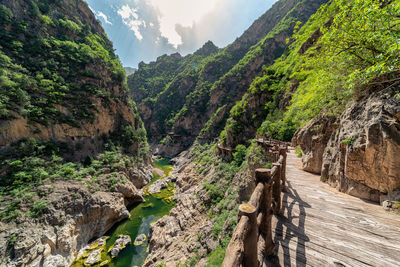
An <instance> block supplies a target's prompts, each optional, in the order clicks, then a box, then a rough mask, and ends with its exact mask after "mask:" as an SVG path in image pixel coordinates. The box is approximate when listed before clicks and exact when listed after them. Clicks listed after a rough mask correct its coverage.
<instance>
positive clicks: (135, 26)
mask: <svg viewBox="0 0 400 267" xmlns="http://www.w3.org/2000/svg"><path fill="white" fill-rule="evenodd" d="M137 12H138V10H137V9H135V8H131V7H129V6H128V5H124V6H122V7H121V8H120V9H119V10H118V14H119V15H120V16H121V18H122V21H123V22H124V24H125V25H126V26H128V27H129V28H130V29H131V30H132V31H133V33H134V34H135V36H136V38H137V39H138V40H139V41H141V40H142V39H143V35H142V33H141V32H140V27H144V28H145V27H146V22H145V21H144V20H140V19H139V14H138V13H137Z"/></svg>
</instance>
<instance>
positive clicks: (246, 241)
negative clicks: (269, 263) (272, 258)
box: [222, 139, 288, 267]
mask: <svg viewBox="0 0 400 267" xmlns="http://www.w3.org/2000/svg"><path fill="white" fill-rule="evenodd" d="M256 141H257V143H259V144H260V145H262V146H264V147H265V148H266V149H268V151H269V152H270V156H271V160H272V161H273V162H274V163H273V164H272V168H271V169H265V168H261V169H256V170H255V180H256V188H255V190H254V192H253V194H252V195H251V197H250V200H249V202H248V203H246V204H242V205H240V206H239V222H238V224H237V226H236V228H235V230H234V232H233V235H232V239H231V241H230V243H229V245H228V247H227V249H226V253H225V258H224V261H223V263H222V266H224V267H236V266H246V267H256V266H261V263H262V262H263V258H264V257H265V256H268V255H272V254H273V253H274V250H275V244H274V241H273V238H272V225H271V220H272V216H273V214H279V213H280V211H281V192H282V191H285V185H286V156H287V149H288V146H287V143H283V142H280V141H276V140H270V139H269V140H265V139H257V140H256Z"/></svg>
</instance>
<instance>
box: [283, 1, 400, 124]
mask: <svg viewBox="0 0 400 267" xmlns="http://www.w3.org/2000/svg"><path fill="white" fill-rule="evenodd" d="M399 12H400V4H399V2H398V1H388V2H385V3H382V2H381V1H377V0H368V1H358V0H357V1H345V0H338V1H334V2H333V3H332V4H331V5H329V6H325V7H324V8H322V9H321V10H320V11H319V12H318V13H317V14H316V15H314V16H313V18H312V19H311V20H310V21H309V23H307V25H306V26H305V27H304V29H301V30H300V31H299V33H298V34H297V35H296V36H295V39H296V41H295V43H294V45H293V46H292V49H293V51H294V53H295V52H297V51H298V48H299V45H300V44H299V42H301V41H303V40H304V39H305V38H307V36H308V34H309V32H310V29H315V28H316V27H321V25H324V26H323V27H321V32H322V36H321V38H319V40H318V41H317V42H316V43H315V44H314V45H313V46H312V47H310V48H309V49H308V51H307V52H306V53H305V54H304V55H303V56H302V57H301V58H299V57H298V61H299V59H300V62H303V63H302V64H301V65H299V66H297V67H296V68H294V69H293V71H292V75H291V77H292V78H295V79H297V80H298V81H299V82H300V85H299V88H298V89H297V91H296V93H295V94H294V95H293V99H292V104H291V106H290V107H289V110H288V112H287V113H286V114H285V120H287V121H292V122H293V124H294V125H295V126H300V125H302V124H304V123H305V122H306V121H308V120H309V119H310V118H312V117H314V116H315V115H317V114H318V113H320V112H325V113H331V114H339V113H340V111H341V110H343V107H344V105H345V104H346V103H347V101H348V100H349V99H350V97H352V96H358V95H360V94H363V93H364V92H363V91H362V90H363V88H365V85H366V84H368V83H371V82H372V81H374V80H376V79H383V80H385V79H391V78H390V76H391V75H390V73H392V72H395V71H397V70H398V69H399V67H400V61H399V55H400V47H399V46H398V40H399V34H400V23H399V22H400V17H399V16H398V14H399ZM332 17H333V19H331V18H332ZM328 22H329V23H328ZM288 59H289V57H288ZM384 74H386V76H387V77H384V76H383V75H384ZM379 77H382V78H379ZM372 83H373V82H372Z"/></svg>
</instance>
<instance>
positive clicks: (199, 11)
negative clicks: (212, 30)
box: [148, 0, 224, 47]
mask: <svg viewBox="0 0 400 267" xmlns="http://www.w3.org/2000/svg"><path fill="white" fill-rule="evenodd" d="M148 1H149V2H150V4H151V5H152V6H154V7H155V8H156V9H157V10H158V11H159V13H160V14H159V15H160V18H159V20H160V31H161V35H162V36H163V37H166V38H167V39H168V41H169V43H171V44H172V45H174V46H175V47H178V45H180V44H182V38H181V36H180V35H179V34H178V33H177V32H176V25H178V24H180V25H182V26H186V27H191V26H192V25H193V23H195V22H198V21H200V20H201V19H202V18H203V17H204V16H205V15H207V14H208V13H210V12H212V11H213V10H214V9H215V8H216V5H217V4H218V3H220V2H223V1H224V0H201V1H200V0H148Z"/></svg>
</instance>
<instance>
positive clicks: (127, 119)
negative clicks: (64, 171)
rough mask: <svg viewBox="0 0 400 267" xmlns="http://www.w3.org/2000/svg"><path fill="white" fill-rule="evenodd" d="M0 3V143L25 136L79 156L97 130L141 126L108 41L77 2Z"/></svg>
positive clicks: (92, 150) (90, 149) (89, 149)
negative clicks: (63, 146) (59, 145)
mask: <svg viewBox="0 0 400 267" xmlns="http://www.w3.org/2000/svg"><path fill="white" fill-rule="evenodd" d="M0 5H1V16H2V18H1V19H0V21H1V22H0V23H1V24H2V29H1V36H2V37H1V57H2V60H1V68H2V73H1V77H2V80H3V81H4V84H2V88H1V90H2V91H1V92H2V95H3V96H4V97H3V98H2V99H1V105H0V106H1V112H0V114H1V118H0V119H1V120H0V147H1V149H4V148H6V147H10V144H12V143H15V142H18V141H19V140H21V139H24V138H31V137H33V138H36V139H39V140H53V141H55V142H64V143H66V144H68V145H69V147H71V148H73V147H75V146H77V145H78V146H80V147H83V149H81V152H80V153H77V155H76V158H75V159H78V160H80V159H82V158H84V157H86V156H87V155H95V154H96V153H98V152H99V151H100V150H101V148H102V144H101V139H102V137H104V136H110V135H111V133H116V132H119V130H120V129H121V128H122V127H125V126H127V125H132V126H133V127H134V128H141V127H142V124H141V121H140V118H139V117H138V116H136V115H135V111H134V109H133V108H132V106H131V104H130V103H129V100H128V95H127V90H126V89H127V88H126V84H125V81H124V79H125V78H124V71H123V69H122V66H121V65H120V63H119V61H118V59H117V57H116V56H115V54H114V51H113V49H112V44H111V42H110V41H109V40H108V39H107V37H106V36H105V34H104V31H103V29H102V27H101V26H100V24H99V23H98V22H97V20H96V18H95V16H94V15H93V14H92V12H91V11H90V9H89V7H88V6H87V4H86V3H85V2H84V1H81V0H65V1H58V2H54V3H53V2H50V1H12V2H10V1H0ZM94 140H96V141H95V143H96V144H93V142H94ZM132 150H134V148H132Z"/></svg>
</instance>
